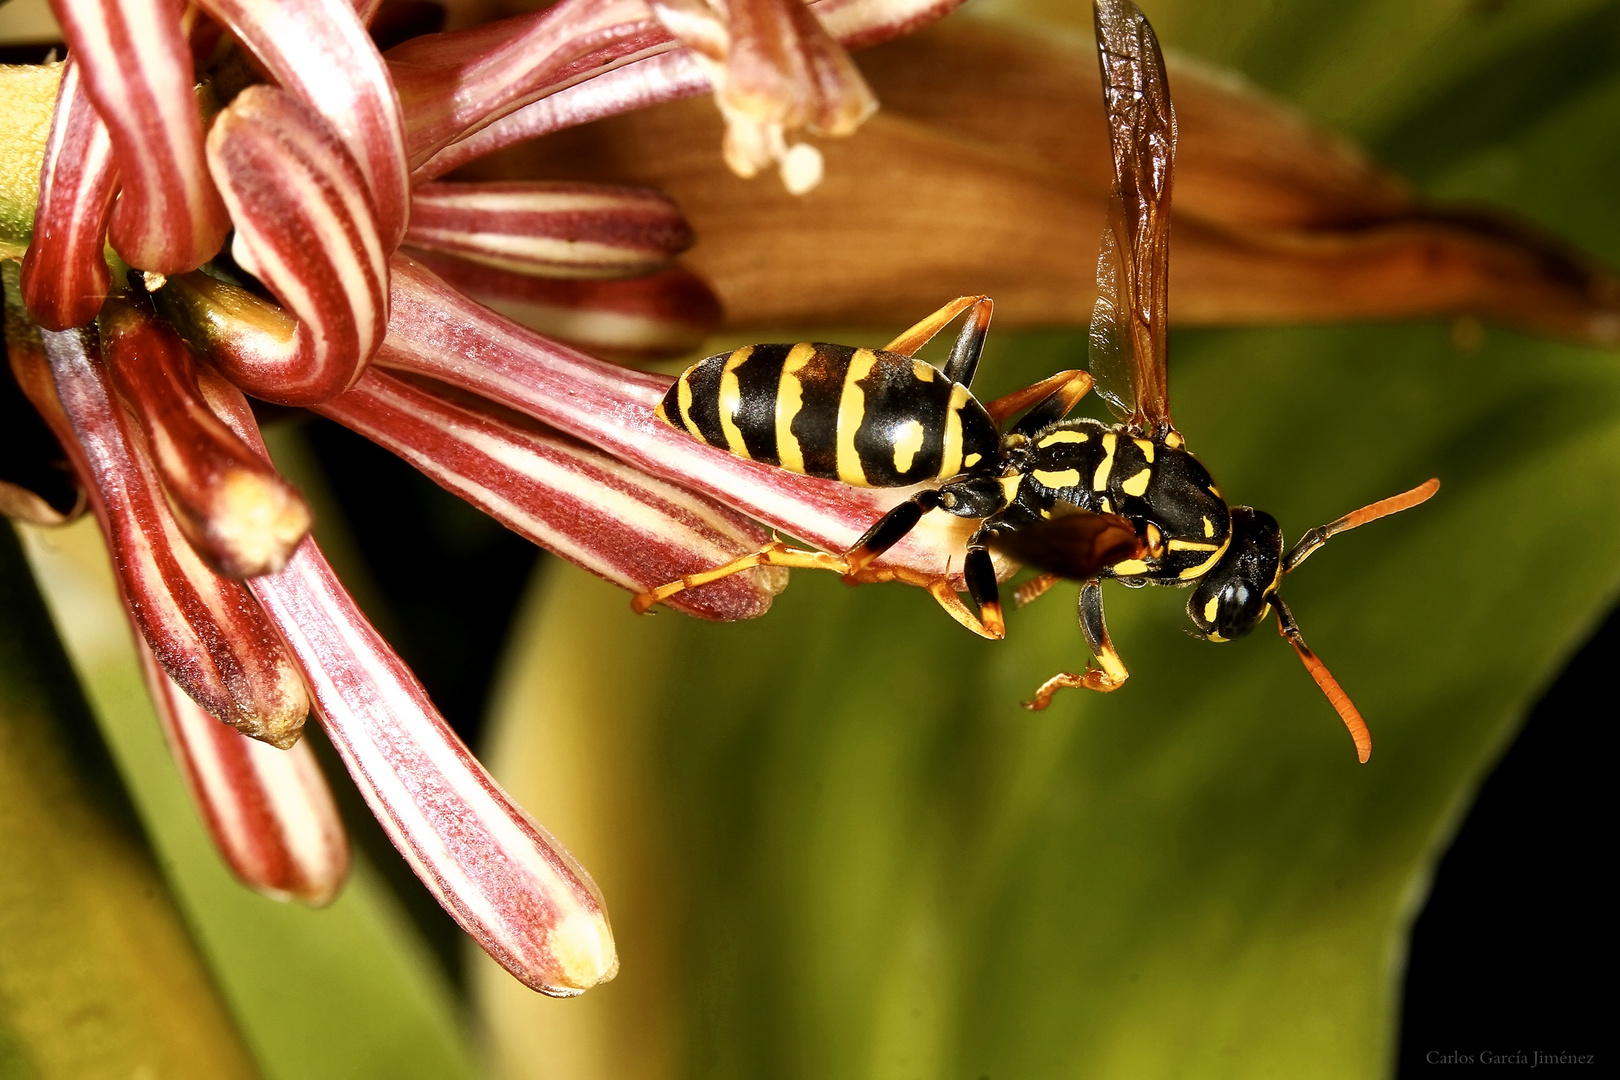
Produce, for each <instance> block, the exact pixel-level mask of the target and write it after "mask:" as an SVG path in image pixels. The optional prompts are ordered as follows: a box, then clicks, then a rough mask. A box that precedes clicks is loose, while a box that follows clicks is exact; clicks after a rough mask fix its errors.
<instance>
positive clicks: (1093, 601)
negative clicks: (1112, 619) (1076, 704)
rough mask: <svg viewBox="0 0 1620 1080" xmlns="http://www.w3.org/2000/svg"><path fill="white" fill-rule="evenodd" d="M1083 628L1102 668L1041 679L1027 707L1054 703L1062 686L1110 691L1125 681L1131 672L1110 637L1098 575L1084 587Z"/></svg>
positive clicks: (1036, 710)
mask: <svg viewBox="0 0 1620 1080" xmlns="http://www.w3.org/2000/svg"><path fill="white" fill-rule="evenodd" d="M1080 632H1081V633H1082V634H1084V635H1085V636H1086V644H1087V645H1089V646H1091V652H1092V654H1093V655H1094V656H1096V657H1097V663H1098V664H1100V665H1102V666H1101V668H1094V667H1089V666H1088V667H1087V668H1086V670H1085V672H1084V673H1082V674H1080V675H1075V674H1073V673H1072V672H1068V671H1064V672H1059V673H1058V674H1056V675H1054V676H1052V677H1051V678H1050V679H1047V680H1046V681H1045V682H1043V683H1041V686H1040V689H1039V690H1036V691H1035V696H1034V697H1033V698H1032V699H1030V700H1029V701H1026V702H1024V708H1026V709H1029V710H1032V711H1034V712H1039V711H1040V710H1042V709H1044V708H1046V707H1047V706H1048V705H1050V704H1052V695H1053V694H1055V693H1057V692H1058V691H1059V690H1067V689H1085V690H1101V691H1103V692H1104V693H1106V692H1108V691H1110V690H1118V689H1119V688H1120V687H1121V686H1123V685H1125V680H1126V679H1128V678H1130V674H1131V673H1130V672H1128V671H1126V670H1125V663H1124V661H1122V660H1121V659H1120V658H1119V653H1117V652H1115V651H1114V643H1113V642H1112V641H1110V640H1109V639H1108V624H1107V623H1105V622H1104V621H1103V604H1102V582H1101V581H1099V580H1098V579H1096V578H1092V579H1091V580H1090V581H1088V582H1086V583H1085V585H1083V586H1081V588H1080Z"/></svg>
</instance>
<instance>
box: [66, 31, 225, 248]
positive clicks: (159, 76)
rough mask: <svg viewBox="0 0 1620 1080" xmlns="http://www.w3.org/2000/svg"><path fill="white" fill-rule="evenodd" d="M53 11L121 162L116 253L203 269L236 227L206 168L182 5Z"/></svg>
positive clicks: (115, 223) (114, 223) (113, 229)
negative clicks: (232, 228)
mask: <svg viewBox="0 0 1620 1080" xmlns="http://www.w3.org/2000/svg"><path fill="white" fill-rule="evenodd" d="M53 7H54V9H55V11H56V16H57V19H58V21H59V22H60V23H61V24H62V34H63V36H64V37H65V38H66V39H67V43H68V48H69V49H70V50H71V51H72V52H73V54H74V56H75V57H76V58H77V60H78V65H77V66H79V67H80V68H81V70H82V71H83V78H84V88H85V91H86V93H88V95H89V97H90V100H91V101H92V102H94V103H95V107H96V111H97V112H98V113H100V114H101V118H102V119H103V120H104V121H106V124H107V130H108V134H109V137H110V138H111V139H112V145H113V153H114V156H115V158H116V159H117V162H118V171H119V181H120V184H121V191H120V193H119V197H118V202H117V203H116V204H115V205H114V207H113V213H112V221H111V225H110V227H109V236H110V238H111V240H112V246H113V249H114V250H116V251H117V252H118V254H119V255H121V256H123V258H124V261H125V262H127V263H129V264H130V265H131V266H134V267H136V268H138V269H141V270H148V271H151V272H153V273H157V274H178V273H183V272H184V271H187V270H191V269H194V268H195V267H197V266H200V265H201V264H202V263H203V262H205V261H206V260H208V259H210V258H212V257H213V256H214V254H215V253H216V252H217V251H219V248H220V245H221V244H222V243H224V241H225V234H226V232H227V231H228V230H229V229H230V222H229V221H228V220H226V217H225V208H224V206H223V205H222V204H221V203H220V201H219V196H218V195H217V194H216V193H215V191H214V185H213V182H212V181H211V180H210V179H209V177H208V170H207V168H206V167H205V166H204V164H203V152H202V149H203V129H202V118H201V116H200V115H199V114H198V111H197V102H196V98H195V96H194V94H193V91H192V87H193V85H194V84H195V81H196V80H195V79H194V78H193V77H192V70H191V49H190V46H188V45H187V43H186V37H185V34H184V33H183V32H182V30H181V28H180V14H181V4H180V3H179V2H178V0H54V3H53Z"/></svg>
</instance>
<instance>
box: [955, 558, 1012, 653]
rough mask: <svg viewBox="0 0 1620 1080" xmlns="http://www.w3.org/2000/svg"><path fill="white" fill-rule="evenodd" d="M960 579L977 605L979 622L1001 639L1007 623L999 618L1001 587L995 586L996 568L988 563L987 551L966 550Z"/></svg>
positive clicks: (991, 563)
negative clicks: (964, 582)
mask: <svg viewBox="0 0 1620 1080" xmlns="http://www.w3.org/2000/svg"><path fill="white" fill-rule="evenodd" d="M962 577H963V578H964V579H965V580H966V581H967V587H968V595H969V596H971V597H973V602H974V603H975V604H977V605H978V608H979V621H980V622H982V623H983V624H984V626H985V629H987V630H989V631H990V632H991V633H992V634H994V635H995V636H996V637H997V638H1000V637H1002V636H1003V635H1004V634H1006V632H1007V623H1006V620H1004V619H1003V618H1002V617H1001V587H1000V586H999V585H997V584H996V567H995V564H994V563H993V562H991V561H990V551H989V549H987V548H982V547H969V548H968V549H967V560H966V561H965V562H963V564H962Z"/></svg>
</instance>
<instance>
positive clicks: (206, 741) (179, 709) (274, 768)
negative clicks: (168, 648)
mask: <svg viewBox="0 0 1620 1080" xmlns="http://www.w3.org/2000/svg"><path fill="white" fill-rule="evenodd" d="M140 654H141V670H142V673H143V674H144V675H145V676H146V688H147V691H148V692H149V693H150V694H151V695H152V704H153V705H154V706H155V707H156V709H157V714H158V719H159V720H161V721H162V723H163V734H164V737H165V739H166V740H167V741H168V744H169V752H170V753H172V754H173V755H174V759H175V763H176V764H178V765H179V766H180V775H181V776H183V777H184V778H185V781H186V787H187V788H188V789H190V791H191V799H192V801H193V802H194V803H196V805H197V812H198V814H199V816H201V818H202V820H203V825H204V826H206V827H207V829H208V834H209V836H211V837H212V838H213V841H214V847H215V848H216V849H217V850H218V851H219V854H220V857H221V858H223V859H224V860H225V865H227V866H229V867H230V868H231V872H232V873H234V874H235V875H236V876H237V878H238V879H240V880H241V882H242V884H244V885H246V886H248V888H250V889H253V890H255V891H257V892H260V893H263V894H264V895H265V896H268V897H271V898H273V899H276V900H297V901H299V902H300V903H304V904H308V905H309V906H311V907H325V906H326V905H327V904H329V903H331V902H332V900H333V899H334V898H336V896H337V894H338V890H339V889H341V888H342V887H343V882H344V881H345V880H346V879H347V878H348V876H349V841H348V837H347V836H346V835H345V834H344V832H343V822H342V820H341V819H340V818H339V817H338V812H337V805H336V804H335V803H334V802H333V801H332V792H331V789H330V788H328V787H327V786H326V778H325V777H324V776H322V775H321V767H320V765H319V764H317V763H316V761H315V754H314V752H313V751H311V750H310V748H309V744H308V743H307V742H300V743H299V744H298V745H296V746H294V747H292V748H291V749H290V750H277V749H276V748H275V747H273V746H266V745H265V744H264V743H262V742H258V741H257V740H254V739H249V738H247V737H246V736H245V735H243V734H242V733H241V732H239V731H237V730H235V729H234V728H231V727H227V726H226V725H224V724H222V723H220V722H219V721H218V720H215V719H214V718H213V717H212V716H209V715H208V713H207V712H205V711H203V708H202V706H200V705H198V704H197V703H196V702H195V701H192V700H191V698H189V697H188V696H186V693H185V691H183V690H181V689H180V688H179V687H178V686H176V685H175V684H174V681H173V680H172V679H170V678H169V676H168V675H167V674H166V673H165V672H164V670H163V668H162V667H161V666H160V665H159V664H158V662H157V660H156V659H155V658H154V657H153V656H152V652H151V650H150V649H148V648H146V646H145V645H144V644H142V645H140Z"/></svg>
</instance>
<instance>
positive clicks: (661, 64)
mask: <svg viewBox="0 0 1620 1080" xmlns="http://www.w3.org/2000/svg"><path fill="white" fill-rule="evenodd" d="M961 2H962V0H818V2H816V3H812V4H810V5H809V7H810V9H811V10H812V11H814V12H815V16H816V19H817V20H818V21H819V22H820V23H821V25H822V26H823V27H824V28H825V29H826V31H827V33H828V34H830V35H831V36H832V38H833V39H834V40H836V41H837V42H838V44H839V45H842V46H843V47H844V48H846V49H861V48H865V47H867V46H869V45H876V44H878V43H880V42H884V41H888V40H889V39H891V38H895V37H899V36H900V35H901V34H906V33H909V32H911V31H912V30H915V29H916V28H917V27H919V26H922V25H924V24H926V23H929V22H932V21H934V20H935V19H938V18H941V17H943V16H945V15H948V14H949V13H950V12H951V11H953V10H955V8H956V7H957V6H958V5H959V4H960V3H961ZM397 51H398V50H395V52H391V53H390V54H389V62H390V63H392V62H393V60H394V56H395V54H396V53H397ZM567 75H568V77H567V78H557V79H554V80H553V81H552V82H551V84H550V85H548V86H545V87H541V88H537V89H536V90H535V91H533V92H531V93H530V94H529V100H530V101H531V102H532V104H528V105H525V106H524V107H523V108H521V109H518V110H516V111H513V112H511V113H510V114H508V115H504V116H502V117H500V118H498V119H495V120H494V121H493V122H492V123H490V124H489V125H488V126H486V127H482V128H473V129H470V131H469V133H467V134H463V135H461V136H459V137H457V138H456V139H455V140H454V141H453V142H451V143H449V144H447V145H444V146H443V147H442V148H441V149H438V150H436V151H434V152H433V153H432V154H431V155H430V156H427V157H423V156H422V155H421V154H413V157H412V163H413V166H414V168H415V175H416V178H417V180H418V181H421V180H431V179H434V178H436V177H440V176H443V175H445V174H446V173H448V172H450V171H452V170H453V169H457V168H460V167H461V166H462V165H465V164H466V163H467V162H469V161H473V160H475V159H477V158H480V157H482V156H484V155H485V154H490V153H493V152H495V151H496V150H499V149H501V148H502V147H506V146H511V145H512V144H513V143H519V142H523V141H525V140H527V139H533V138H536V137H538V136H541V135H548V134H550V133H551V132H553V131H557V130H560V129H561V128H565V127H573V126H575V125H578V124H584V123H589V122H590V121H592V120H600V119H602V118H603V117H606V116H615V115H618V114H619V113H624V112H630V111H631V110H634V109H642V108H646V107H647V106H649V105H656V104H658V103H659V102H664V101H675V100H678V99H681V98H688V97H695V96H697V95H698V94H702V93H706V92H707V91H708V90H709V89H710V88H711V84H710V81H709V74H708V72H707V71H706V70H705V68H704V67H703V66H701V65H700V63H699V60H698V57H697V55H696V54H695V53H694V52H693V51H692V50H690V49H685V48H681V47H680V45H679V43H678V42H676V41H674V40H673V39H669V40H666V41H664V42H663V43H662V44H660V45H656V46H655V45H650V44H648V45H644V46H643V47H642V48H640V49H639V50H638V51H634V52H632V51H630V50H625V51H624V52H623V53H622V54H613V53H604V54H602V55H601V56H600V57H598V58H597V62H596V66H595V68H594V69H592V70H585V69H584V65H583V64H581V65H578V66H577V67H575V68H570V69H569V71H568V73H567ZM413 145H414V143H413Z"/></svg>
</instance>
